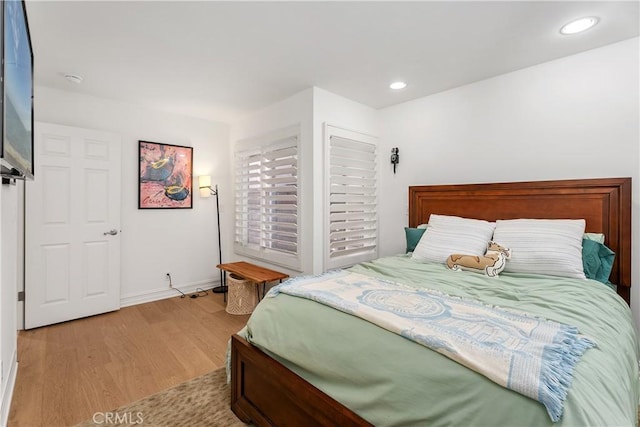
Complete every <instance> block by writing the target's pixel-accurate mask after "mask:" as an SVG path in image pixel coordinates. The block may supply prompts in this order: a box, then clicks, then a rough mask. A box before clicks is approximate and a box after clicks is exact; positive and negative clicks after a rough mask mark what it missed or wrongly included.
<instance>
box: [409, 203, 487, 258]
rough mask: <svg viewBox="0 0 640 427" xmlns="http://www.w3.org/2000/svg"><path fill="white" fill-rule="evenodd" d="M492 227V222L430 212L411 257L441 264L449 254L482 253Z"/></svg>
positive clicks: (485, 247)
mask: <svg viewBox="0 0 640 427" xmlns="http://www.w3.org/2000/svg"><path fill="white" fill-rule="evenodd" d="M494 228H495V223H493V222H488V221H482V220H479V219H469V218H460V217H458V216H447V215H435V214H431V216H430V217H429V227H427V230H426V231H425V232H424V234H423V235H422V237H421V238H420V241H419V242H418V245H417V246H416V248H415V250H414V251H413V255H412V257H413V258H414V259H416V260H418V261H431V262H441V263H444V262H445V261H446V260H447V257H448V256H449V255H451V254H463V255H484V253H485V251H486V249H487V243H488V242H489V241H490V240H491V235H492V234H493V229H494Z"/></svg>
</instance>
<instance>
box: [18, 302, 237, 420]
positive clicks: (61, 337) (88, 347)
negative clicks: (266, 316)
mask: <svg viewBox="0 0 640 427" xmlns="http://www.w3.org/2000/svg"><path fill="white" fill-rule="evenodd" d="M248 318H249V316H234V315H231V314H228V313H226V312H225V311H224V303H223V297H222V294H213V295H212V294H211V292H209V295H208V296H205V297H201V298H195V299H193V298H188V297H187V298H182V299H181V298H179V297H177V298H171V299H166V300H161V301H156V302H152V303H148V304H140V305H136V306H132V307H126V308H123V309H121V310H119V311H116V312H112V313H107V314H102V315H98V316H94V317H89V318H86V319H80V320H74V321H71V322H66V323H61V324H57V325H52V326H47V327H43V328H38V329H33V330H29V331H21V332H20V333H19V335H18V376H17V379H16V385H15V390H14V394H13V400H12V404H11V412H10V415H9V424H8V425H9V426H10V427H18V426H21V427H36V426H47V427H52V426H70V425H73V424H76V423H78V422H80V421H84V420H85V419H89V418H91V417H92V416H93V414H94V413H95V412H97V411H102V412H104V411H108V410H111V409H115V408H117V407H118V406H121V405H124V404H127V403H130V402H133V401H135V400H138V399H140V398H142V397H145V396H148V395H150V394H153V393H155V392H158V391H161V390H164V389H166V388H169V387H171V386H174V385H176V384H179V383H181V382H183V381H186V380H189V379H191V378H194V377H196V376H199V375H202V374H204V373H206V372H209V371H211V370H214V369H216V368H219V367H222V366H224V360H225V352H226V349H227V341H228V340H229V337H230V336H231V334H233V333H235V332H237V331H238V330H240V329H241V328H242V327H243V326H244V325H245V323H246V321H247V319H248Z"/></svg>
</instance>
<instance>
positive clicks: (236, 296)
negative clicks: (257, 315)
mask: <svg viewBox="0 0 640 427" xmlns="http://www.w3.org/2000/svg"><path fill="white" fill-rule="evenodd" d="M227 289H228V290H229V294H228V298H227V308H226V309H225V310H226V311H227V313H229V314H250V313H251V312H253V309H254V308H256V305H257V304H258V297H257V295H256V285H255V283H254V282H252V281H251V280H247V279H244V278H242V277H240V276H237V275H235V274H233V273H231V274H229V275H228V276H227Z"/></svg>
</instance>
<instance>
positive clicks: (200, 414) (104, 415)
mask: <svg viewBox="0 0 640 427" xmlns="http://www.w3.org/2000/svg"><path fill="white" fill-rule="evenodd" d="M230 393H231V390H230V387H229V386H228V385H227V382H226V373H225V369H224V368H221V369H217V370H215V371H213V372H210V373H208V374H205V375H202V376H200V377H196V378H194V379H192V380H189V381H187V382H184V383H182V384H178V385H177V386H175V387H172V388H170V389H167V390H164V391H161V392H159V393H156V394H153V395H151V396H148V397H145V398H144V399H140V400H138V401H136V402H133V403H131V404H129V405H125V406H121V407H119V408H116V409H111V410H109V409H105V412H96V413H95V414H94V416H93V417H92V419H89V420H87V421H84V422H82V423H80V424H77V425H76V426H75V427H97V426H101V427H104V426H106V425H108V426H131V425H137V426H141V427H200V426H202V427H205V426H207V427H209V426H224V427H236V426H237V427H245V426H246V424H244V423H243V422H241V421H240V420H239V419H238V418H237V417H236V416H235V415H234V414H233V412H231V409H230V408H229V400H230Z"/></svg>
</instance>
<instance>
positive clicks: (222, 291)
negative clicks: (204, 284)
mask: <svg viewBox="0 0 640 427" xmlns="http://www.w3.org/2000/svg"><path fill="white" fill-rule="evenodd" d="M227 290H228V288H227V287H226V286H218V287H215V288H213V289H211V292H213V293H215V294H226V293H227Z"/></svg>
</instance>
